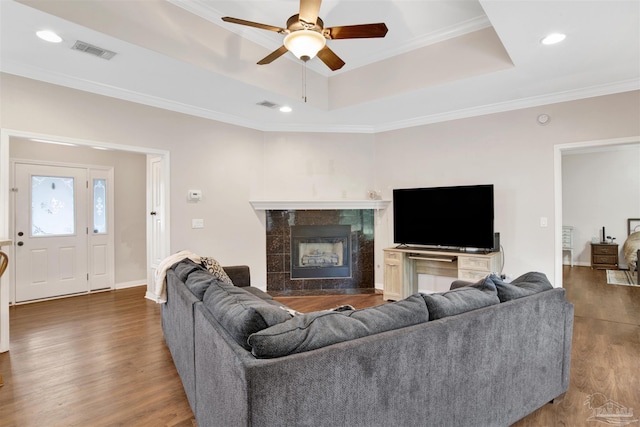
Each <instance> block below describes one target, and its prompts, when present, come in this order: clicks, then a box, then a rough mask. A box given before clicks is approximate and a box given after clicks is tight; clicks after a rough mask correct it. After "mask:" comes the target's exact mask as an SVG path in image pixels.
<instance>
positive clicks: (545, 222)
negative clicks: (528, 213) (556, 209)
mask: <svg viewBox="0 0 640 427" xmlns="http://www.w3.org/2000/svg"><path fill="white" fill-rule="evenodd" d="M547 226H549V220H548V219H547V217H546V216H541V217H540V227H547Z"/></svg>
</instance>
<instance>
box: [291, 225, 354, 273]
mask: <svg viewBox="0 0 640 427" xmlns="http://www.w3.org/2000/svg"><path fill="white" fill-rule="evenodd" d="M336 277H351V226H350V225H298V226H292V227H291V278H292V279H323V278H336Z"/></svg>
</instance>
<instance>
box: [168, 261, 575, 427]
mask: <svg viewBox="0 0 640 427" xmlns="http://www.w3.org/2000/svg"><path fill="white" fill-rule="evenodd" d="M224 271H226V273H227V274H228V276H229V278H230V280H228V278H220V277H214V276H212V275H211V274H209V273H208V272H207V271H206V269H204V268H202V267H201V266H199V265H197V264H195V263H193V262H192V261H189V260H185V261H182V262H179V263H177V264H175V265H174V266H173V267H172V268H171V269H170V270H169V271H168V272H167V302H166V304H164V305H163V307H162V327H163V331H164V334H165V339H166V342H167V345H168V347H169V349H170V351H171V354H172V357H173V359H174V362H175V364H176V367H177V370H178V372H179V374H180V378H181V379H182V382H183V385H184V388H185V392H186V394H187V398H188V400H189V403H190V405H191V407H192V409H193V411H194V414H195V417H196V420H197V422H198V426H199V427H209V426H225V427H229V426H314V427H316V426H367V427H369V426H455V427H460V426H474V427H477V426H508V425H510V424H512V423H514V422H516V421H517V420H519V419H521V418H522V417H524V416H526V415H527V414H529V413H531V412H533V411H534V410H536V409H537V408H539V407H541V406H542V405H544V404H546V403H548V402H550V401H552V400H553V399H555V398H557V397H559V396H561V395H562V394H563V393H564V392H565V391H566V390H567V388H568V385H569V366H570V357H571V337H572V330H573V305H572V304H571V303H569V302H567V301H566V300H565V292H564V289H559V288H552V287H551V285H550V284H549V283H548V281H547V280H546V277H545V276H544V275H542V274H540V273H528V274H526V275H524V276H521V278H518V279H516V280H514V282H512V283H511V284H507V283H504V282H502V281H501V280H500V279H499V278H497V277H495V276H490V277H487V278H486V279H483V280H482V281H480V282H478V283H475V284H472V283H460V282H454V284H453V285H452V288H453V289H452V290H451V291H449V292H445V293H441V294H432V295H422V294H416V295H412V296H410V297H409V298H407V299H405V300H402V301H397V302H394V303H388V304H383V305H381V306H378V307H372V308H368V309H363V310H350V309H343V310H336V311H322V312H316V313H308V314H299V313H292V312H290V311H288V310H287V308H286V307H282V306H281V304H279V303H278V302H276V301H275V300H273V299H272V298H271V297H270V296H269V295H268V294H266V293H264V292H262V291H261V290H259V289H256V288H254V287H251V286H250V277H249V269H248V267H243V266H236V267H225V268H224ZM231 282H232V283H233V284H231Z"/></svg>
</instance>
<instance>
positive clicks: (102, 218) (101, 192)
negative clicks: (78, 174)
mask: <svg viewBox="0 0 640 427" xmlns="http://www.w3.org/2000/svg"><path fill="white" fill-rule="evenodd" d="M93 232H94V233H97V234H104V233H106V232H107V180H106V179H103V178H99V179H98V178H95V179H94V180H93Z"/></svg>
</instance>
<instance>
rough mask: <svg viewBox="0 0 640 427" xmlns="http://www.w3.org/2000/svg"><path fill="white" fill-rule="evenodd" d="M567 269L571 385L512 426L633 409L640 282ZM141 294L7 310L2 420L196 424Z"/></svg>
mask: <svg viewBox="0 0 640 427" xmlns="http://www.w3.org/2000/svg"><path fill="white" fill-rule="evenodd" d="M564 273H565V287H566V288H567V295H568V299H569V300H570V301H572V302H573V303H574V304H575V314H576V317H575V326H574V337H573V351H572V366H571V386H570V388H569V391H568V392H567V394H566V396H565V398H564V400H563V401H562V402H561V403H559V404H554V405H545V406H544V407H542V408H541V409H539V410H538V411H536V412H534V413H533V414H531V415H529V416H528V417H526V418H525V419H523V420H521V421H520V422H518V423H516V424H515V425H516V426H519V427H520V426H536V427H539V426H586V425H594V424H597V423H594V422H589V421H587V419H588V418H589V417H590V416H591V415H592V410H591V409H590V408H589V406H587V405H585V404H584V402H585V401H586V400H587V398H588V397H589V396H595V397H594V399H595V398H597V399H602V396H604V397H606V398H608V399H611V400H612V401H615V402H617V403H619V404H621V405H624V406H625V407H627V408H630V409H633V410H634V412H635V413H636V414H640V288H636V287H627V286H614V285H607V284H606V279H605V272H604V271H594V270H591V269H590V268H587V267H573V268H571V267H565V272H564ZM144 291H145V290H144V288H131V289H125V290H120V291H114V292H105V293H98V294H92V295H84V296H78V297H73V298H67V299H60V300H55V301H47V302H41V303H34V304H28V305H21V306H17V307H12V308H11V351H10V352H8V353H3V354H0V373H1V374H2V375H3V377H4V383H5V385H4V386H3V387H0V426H3V427H4V426H16V427H30V426H38V427H42V426H46V427H49V426H55V427H57V426H193V425H195V420H194V419H193V414H192V413H191V410H190V408H189V405H188V403H187V400H186V397H185V394H184V391H183V389H182V384H181V383H180V379H179V377H178V375H177V373H176V370H175V367H174V365H173V362H172V360H171V356H170V354H169V351H168V350H167V348H166V346H165V344H164V339H163V337H162V330H161V328H160V307H159V306H158V305H157V304H155V303H153V302H151V301H148V300H146V299H144V298H143V295H144ZM278 300H280V301H282V302H283V303H285V304H287V305H289V306H290V307H292V308H294V309H296V310H298V311H302V312H307V311H313V310H320V309H326V308H333V307H336V306H338V305H342V304H351V305H353V306H355V307H356V308H364V307H368V306H372V305H377V304H381V303H382V302H383V301H382V296H381V295H380V294H373V295H372V294H368V295H334V296H321V297H278ZM596 393H601V395H602V396H600V395H596ZM594 402H596V400H594ZM637 418H639V417H638V416H637V415H636V416H635V418H634V419H637ZM638 424H639V425H640V422H639V423H638ZM632 425H633V424H632Z"/></svg>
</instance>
